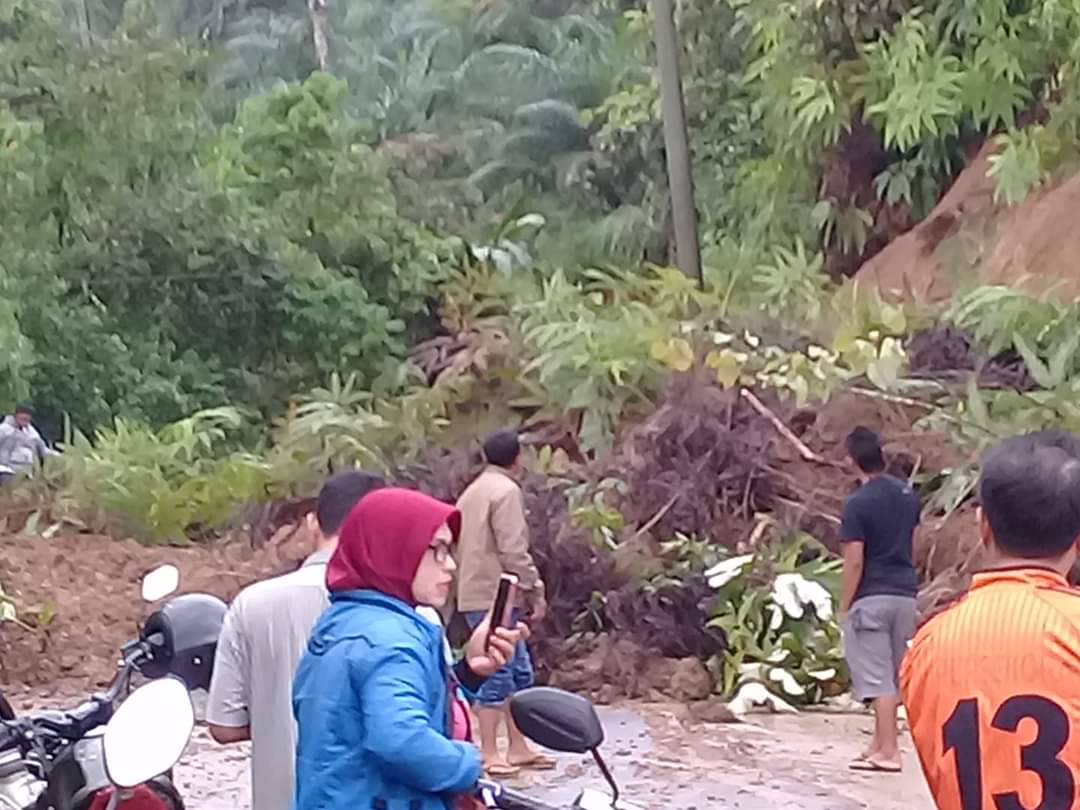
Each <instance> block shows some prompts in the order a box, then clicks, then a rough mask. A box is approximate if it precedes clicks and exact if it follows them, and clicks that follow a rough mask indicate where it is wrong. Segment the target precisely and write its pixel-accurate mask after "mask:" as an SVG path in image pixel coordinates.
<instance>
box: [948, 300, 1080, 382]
mask: <svg viewBox="0 0 1080 810" xmlns="http://www.w3.org/2000/svg"><path fill="white" fill-rule="evenodd" d="M943 317H944V319H945V320H946V321H948V322H950V323H953V324H956V325H957V326H959V327H960V328H962V329H967V330H968V331H970V332H971V333H972V334H973V335H974V337H975V340H976V341H977V342H978V343H979V344H980V345H981V346H983V347H984V348H985V349H986V351H987V352H988V353H989V354H991V355H997V354H1000V353H1001V352H1004V351H1007V350H1009V349H1012V348H1014V347H1015V348H1017V349H1018V350H1020V347H1021V346H1023V347H1024V350H1026V351H1027V352H1028V355H1029V356H1030V355H1031V354H1033V353H1034V354H1038V355H1039V356H1040V357H1046V358H1049V357H1050V356H1051V355H1053V354H1055V347H1061V346H1063V345H1067V344H1068V341H1069V340H1070V339H1071V336H1072V335H1073V334H1075V333H1076V331H1077V330H1078V329H1080V301H1074V302H1072V303H1070V304H1067V305H1060V304H1057V303H1054V302H1053V301H1052V300H1051V299H1049V298H1036V297H1034V296H1032V295H1031V294H1029V293H1026V292H1023V291H1022V290H1017V289H1014V288H1011V287H1006V286H1000V285H993V286H982V287H976V288H974V289H972V290H970V291H968V292H965V293H961V294H960V295H958V296H957V297H956V298H955V299H954V300H953V301H952V302H951V304H950V305H949V307H948V308H947V309H946V311H945V313H944V315H943ZM1059 362H1064V361H1063V360H1062V361H1059ZM1067 365H1068V367H1069V368H1070V369H1071V368H1073V367H1074V366H1073V365H1072V364H1071V362H1070V363H1069V364H1067ZM1040 384H1042V383H1040ZM1044 387H1053V385H1049V386H1044Z"/></svg>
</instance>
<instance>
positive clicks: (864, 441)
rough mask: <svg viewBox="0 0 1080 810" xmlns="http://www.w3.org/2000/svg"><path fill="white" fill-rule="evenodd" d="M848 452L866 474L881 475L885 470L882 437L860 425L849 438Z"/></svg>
mask: <svg viewBox="0 0 1080 810" xmlns="http://www.w3.org/2000/svg"><path fill="white" fill-rule="evenodd" d="M846 444H847V452H848V455H849V456H851V460H852V461H854V462H855V463H856V464H858V465H859V469H860V470H862V471H863V472H864V473H879V472H881V471H882V470H884V469H885V456H884V454H883V453H882V452H881V437H880V436H878V435H877V433H875V432H874V431H872V430H871V429H870V428H868V427H864V426H863V425H859V426H858V427H857V428H855V429H854V430H852V431H851V433H849V434H848V436H847V442H846Z"/></svg>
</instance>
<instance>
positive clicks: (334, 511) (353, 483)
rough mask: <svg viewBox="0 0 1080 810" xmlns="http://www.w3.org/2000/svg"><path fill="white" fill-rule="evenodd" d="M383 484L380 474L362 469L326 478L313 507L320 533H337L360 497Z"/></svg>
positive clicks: (383, 485) (384, 483)
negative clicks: (317, 500) (317, 502)
mask: <svg viewBox="0 0 1080 810" xmlns="http://www.w3.org/2000/svg"><path fill="white" fill-rule="evenodd" d="M385 486H386V481H385V480H384V479H383V478H382V476H379V475H375V474H374V473H369V472H364V471H363V470H349V471H348V472H343V473H338V474H337V475H335V476H332V477H330V478H328V479H327V480H326V483H325V484H323V485H322V489H320V490H319V504H318V506H316V507H315V517H316V519H317V520H318V521H319V528H320V529H321V530H322V533H323V534H325V535H327V536H328V537H329V536H331V535H335V534H337V533H338V531H339V530H340V529H341V524H342V523H344V522H345V518H346V517H348V515H349V512H351V511H352V508H353V507H354V506H356V504H358V503H359V502H360V499H361V498H363V497H364V496H365V495H367V494H368V493H369V492H372V491H373V490H376V489H381V488H382V487H385Z"/></svg>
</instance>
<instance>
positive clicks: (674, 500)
mask: <svg viewBox="0 0 1080 810" xmlns="http://www.w3.org/2000/svg"><path fill="white" fill-rule="evenodd" d="M685 494H686V490H685V489H681V490H679V491H678V492H676V493H675V494H674V495H672V496H671V500H669V501H668V502H667V503H665V504H664V505H663V506H661V507H660V509H659V510H658V511H657V513H656V514H655V515H653V516H652V517H651V518H649V522H648V523H646V524H645V525H644V526H642V527H641V528H640V529H638V530H637V531H636V532H634V538H635V539H637V538H638V537H641V535H643V534H645V532H647V531H649V529H651V528H652V527H653V526H655V525H656V524H657V523H659V522H660V519H661V518H663V517H664V515H666V514H667V513H668V511H669V510H670V509H671V507H673V506H674V505H675V504H676V503H678V501H679V498H681V497H682V496H683V495H685Z"/></svg>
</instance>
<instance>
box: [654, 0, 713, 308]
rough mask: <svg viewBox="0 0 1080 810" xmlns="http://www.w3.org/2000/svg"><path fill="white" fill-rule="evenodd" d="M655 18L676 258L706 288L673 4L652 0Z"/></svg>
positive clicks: (657, 60)
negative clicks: (702, 268) (702, 267)
mask: <svg viewBox="0 0 1080 810" xmlns="http://www.w3.org/2000/svg"><path fill="white" fill-rule="evenodd" d="M652 5H653V16H654V17H655V18H656V62H657V66H658V67H659V69H660V103H661V111H662V114H663V118H664V151H665V152H666V153H667V174H668V187H669V188H670V190H671V214H672V218H673V219H674V221H675V256H676V258H677V259H678V262H679V269H681V270H682V271H683V272H684V273H686V275H688V276H690V278H693V279H697V283H698V286H699V287H702V288H703V287H704V286H705V279H704V276H703V275H702V273H701V246H700V244H699V243H698V220H697V208H696V207H695V205H694V177H693V174H692V173H691V171H690V144H689V137H688V136H687V130H686V104H685V102H684V100H683V89H682V76H681V75H680V71H679V54H680V51H681V49H680V48H679V38H678V32H677V31H676V30H675V9H674V7H673V5H672V0H652Z"/></svg>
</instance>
